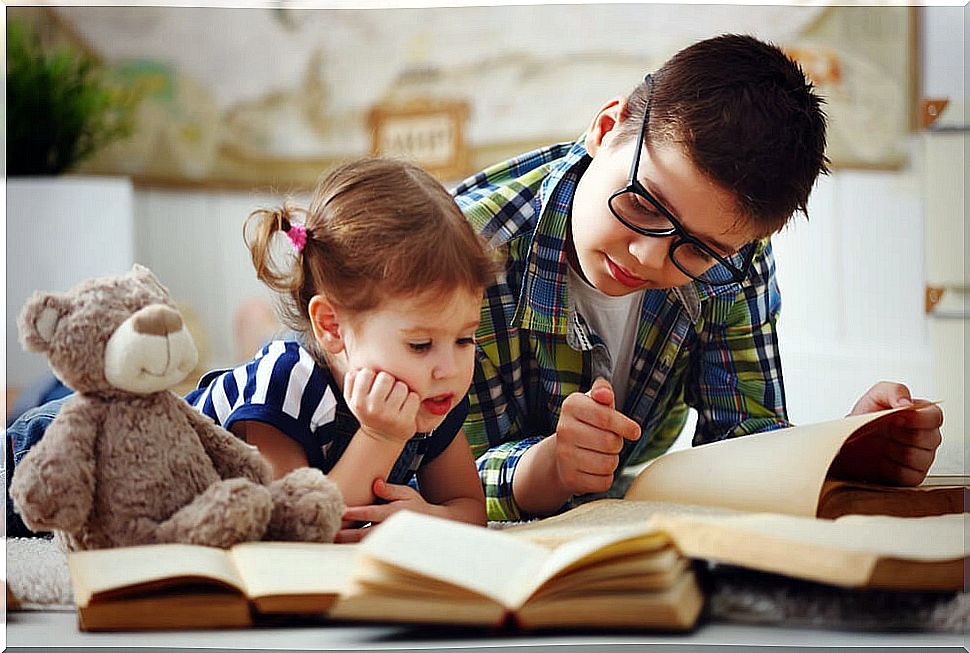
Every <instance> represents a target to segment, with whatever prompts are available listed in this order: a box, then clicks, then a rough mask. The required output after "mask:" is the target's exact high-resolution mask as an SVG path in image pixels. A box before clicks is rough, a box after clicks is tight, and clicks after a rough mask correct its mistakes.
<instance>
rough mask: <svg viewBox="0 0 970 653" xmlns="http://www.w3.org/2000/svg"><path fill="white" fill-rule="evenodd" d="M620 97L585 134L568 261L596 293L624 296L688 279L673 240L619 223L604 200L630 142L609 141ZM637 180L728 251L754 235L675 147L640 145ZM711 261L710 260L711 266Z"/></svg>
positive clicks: (623, 173)
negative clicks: (588, 158) (674, 257)
mask: <svg viewBox="0 0 970 653" xmlns="http://www.w3.org/2000/svg"><path fill="white" fill-rule="evenodd" d="M621 106H622V101H614V102H613V103H611V104H608V105H607V106H606V107H604V108H603V109H602V110H601V111H600V113H599V114H597V117H596V118H594V121H593V125H592V127H591V129H590V131H589V132H588V133H587V138H586V147H587V150H588V151H589V152H590V154H591V155H592V156H593V161H592V162H591V163H590V165H589V167H588V168H587V169H586V172H585V173H584V174H583V176H582V178H581V179H580V181H579V185H578V187H577V189H576V193H575V196H574V198H573V206H572V214H571V221H570V236H571V239H570V240H571V242H570V246H571V247H570V251H569V255H570V256H569V259H570V263H571V265H572V266H573V268H574V269H575V270H576V271H577V272H579V273H580V274H582V276H583V277H584V278H585V279H586V281H587V282H589V283H590V284H591V285H593V286H594V287H596V288H597V289H598V290H599V291H600V292H603V293H605V294H607V295H612V296H621V295H626V294H629V293H631V292H635V291H638V290H642V289H644V288H672V287H676V286H681V285H683V284H685V283H687V282H688V281H690V277H688V276H687V275H685V274H684V273H683V272H681V271H680V270H679V269H678V268H677V266H675V265H674V263H673V261H671V260H670V255H669V253H670V246H671V243H672V242H673V241H674V239H675V238H676V237H674V236H671V237H661V238H658V237H651V236H645V235H642V234H639V233H637V232H635V231H632V230H631V229H629V228H627V227H626V226H624V225H623V224H622V223H621V222H620V221H619V220H617V219H616V217H615V216H614V215H613V213H612V212H611V211H610V207H609V198H610V196H611V195H612V194H613V193H614V192H615V191H617V190H619V189H621V188H623V187H625V186H626V184H627V177H628V175H629V173H630V165H631V163H632V161H633V156H634V149H635V147H636V139H635V138H629V139H627V140H626V141H625V142H623V143H621V144H619V145H617V144H616V143H615V134H616V131H615V127H616V126H617V123H616V118H617V116H618V115H619V110H620V107H621ZM637 178H638V179H639V181H640V183H641V184H643V185H644V186H645V187H646V189H647V190H648V191H650V193H651V194H653V195H654V196H655V197H656V198H657V199H658V200H659V201H660V202H661V203H662V204H663V205H664V206H665V208H667V209H668V210H669V211H670V212H671V213H673V214H674V216H675V217H676V218H677V219H678V221H679V222H680V223H681V224H682V225H683V227H684V229H685V230H687V231H688V232H689V233H690V234H691V235H692V236H694V237H696V238H698V239H700V240H701V241H703V242H704V243H705V244H707V245H708V246H710V247H711V248H713V249H714V250H715V251H717V252H718V253H720V254H721V255H723V256H729V255H731V254H733V253H734V252H736V251H737V250H738V249H740V248H741V247H742V246H744V245H745V244H747V243H749V242H751V241H752V240H754V239H755V237H756V235H755V234H754V232H753V230H752V229H751V228H750V227H749V226H748V225H747V222H746V221H743V220H740V219H739V214H738V212H737V209H736V208H735V202H734V198H733V197H732V195H731V193H730V192H728V191H727V190H725V189H724V188H721V187H719V186H717V185H715V184H714V183H713V182H711V181H710V180H709V179H708V178H707V177H705V176H704V175H703V174H701V172H700V171H699V170H698V169H697V168H696V167H695V166H694V164H693V163H691V161H690V159H688V157H687V156H686V155H685V154H684V153H683V151H681V149H680V148H678V147H677V146H675V145H660V146H648V147H645V148H644V150H643V153H642V154H641V158H640V164H639V168H638V171H637ZM714 263H715V261H714V260H713V259H711V265H713V264H714Z"/></svg>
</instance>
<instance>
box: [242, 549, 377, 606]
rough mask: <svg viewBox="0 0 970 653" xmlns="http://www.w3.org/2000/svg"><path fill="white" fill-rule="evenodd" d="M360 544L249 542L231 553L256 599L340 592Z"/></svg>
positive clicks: (252, 596) (349, 573) (249, 591)
mask: <svg viewBox="0 0 970 653" xmlns="http://www.w3.org/2000/svg"><path fill="white" fill-rule="evenodd" d="M358 546H359V545H357V544H315V543H309V542H247V543H245V544H237V545H236V546H234V547H233V548H232V549H231V550H230V551H229V555H230V557H231V558H232V560H233V561H234V562H235V565H236V568H237V569H238V570H239V575H240V576H241V577H242V580H243V581H244V582H245V583H246V588H247V593H248V594H249V597H250V598H252V599H256V598H260V597H263V596H279V595H285V594H339V593H340V591H341V590H343V589H344V588H345V587H346V585H347V583H348V581H349V579H350V575H351V572H352V571H353V564H354V558H355V556H356V555H357V549H358Z"/></svg>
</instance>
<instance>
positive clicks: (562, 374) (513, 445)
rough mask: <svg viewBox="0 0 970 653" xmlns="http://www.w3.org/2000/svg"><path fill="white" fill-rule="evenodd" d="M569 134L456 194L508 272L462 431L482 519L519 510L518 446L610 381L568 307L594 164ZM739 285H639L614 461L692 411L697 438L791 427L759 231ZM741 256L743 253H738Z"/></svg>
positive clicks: (633, 459)
mask: <svg viewBox="0 0 970 653" xmlns="http://www.w3.org/2000/svg"><path fill="white" fill-rule="evenodd" d="M590 160H591V159H590V157H589V155H588V154H587V153H586V150H585V148H584V147H583V145H582V141H581V140H580V141H578V142H577V143H575V144H570V143H565V144H560V145H553V146H551V147H547V148H542V149H539V150H535V151H533V152H528V153H526V154H523V155H521V156H518V157H516V158H514V159H511V160H509V161H506V162H504V163H500V164H498V165H495V166H492V167H490V168H488V169H487V170H484V171H483V172H481V173H479V174H477V175H475V176H474V177H471V178H469V179H467V180H465V181H464V182H462V183H461V184H460V185H459V186H458V188H456V189H455V196H456V201H457V202H458V205H459V206H460V207H461V208H462V210H463V211H464V213H465V216H466V217H467V218H468V219H469V220H470V221H471V223H472V224H473V225H474V226H475V227H476V228H477V229H478V231H479V232H480V233H481V234H482V235H483V236H484V238H485V239H486V240H487V241H488V243H489V244H490V245H491V246H493V247H495V248H498V249H499V251H500V252H501V253H502V254H503V255H504V256H505V270H504V273H503V274H501V275H499V277H498V278H497V279H496V282H495V283H494V284H492V285H491V286H490V287H489V288H487V289H486V291H485V301H484V302H483V305H482V316H481V317H482V322H481V326H480V327H479V329H478V333H477V340H478V344H477V348H476V354H477V358H476V366H475V376H474V379H473V381H472V386H471V389H470V390H469V399H470V412H469V415H468V418H467V420H466V421H465V434H466V436H467V437H468V440H469V442H470V444H471V446H472V451H473V452H474V455H475V456H476V458H477V459H478V470H479V474H480V475H481V478H482V483H483V485H484V487H485V496H486V505H487V509H488V517H489V519H492V520H509V519H522V518H523V517H525V516H526V515H524V514H523V513H522V512H521V511H520V510H519V508H518V506H517V505H516V503H515V501H514V499H513V496H512V478H513V476H514V474H515V468H516V465H517V464H518V462H519V460H520V458H521V456H522V454H523V453H524V452H525V451H526V450H527V449H528V448H529V447H531V446H533V445H534V444H536V443H537V442H539V441H540V440H541V439H542V438H544V437H547V436H548V435H550V434H552V433H554V432H555V430H556V424H557V423H558V420H559V415H560V412H561V410H562V404H563V401H564V400H565V398H566V397H567V396H568V395H569V394H571V393H574V392H585V391H587V390H588V389H589V388H590V386H591V385H592V382H593V379H595V378H596V376H606V377H607V378H609V375H610V372H609V371H610V369H611V368H612V364H611V358H610V353H609V352H608V351H606V347H605V345H604V344H603V342H602V340H600V338H599V337H598V336H597V335H596V334H595V333H593V332H592V331H591V329H590V328H589V327H588V326H587V324H586V321H585V320H584V319H583V317H582V316H581V315H580V314H578V313H577V312H576V309H575V308H574V307H573V306H572V305H571V304H570V301H569V294H568V290H567V270H568V263H567V261H566V230H567V225H568V222H569V213H570V206H571V204H572V199H573V193H574V192H575V190H576V185H577V183H578V181H579V178H580V176H581V175H582V174H583V171H584V170H585V169H586V166H587V165H588V164H589V161H590ZM750 246H751V247H757V248H758V250H759V251H758V252H757V253H756V255H755V257H754V263H753V265H752V269H751V272H750V274H749V275H748V278H747V279H746V280H745V282H744V283H742V284H740V285H738V284H731V285H728V286H720V287H714V286H708V285H706V284H702V283H689V284H687V285H685V286H681V287H679V288H672V289H657V290H647V291H646V294H645V296H644V300H643V307H642V309H641V316H640V326H639V328H638V330H637V343H636V347H635V350H634V354H633V360H632V363H631V365H632V367H631V370H630V379H629V385H628V389H627V396H626V401H625V403H624V405H623V406H622V412H623V413H624V414H626V415H628V416H630V417H631V418H633V419H634V420H636V421H637V422H638V423H639V424H640V425H641V427H642V433H643V435H642V436H641V438H640V440H639V441H638V442H633V443H627V445H628V446H626V447H625V448H624V450H623V452H622V453H621V456H620V466H619V468H618V470H617V476H619V474H620V472H621V471H622V468H623V467H624V466H626V465H632V464H637V463H641V462H644V461H646V460H649V459H650V458H653V457H655V456H657V455H659V454H661V453H663V452H664V451H666V450H667V448H669V447H670V445H671V443H672V442H673V441H674V439H676V437H677V435H678V433H679V432H680V430H681V428H682V427H683V424H684V421H685V419H686V416H687V406H688V405H690V406H693V407H694V408H696V409H697V411H698V423H697V431H696V434H695V436H694V440H693V442H694V444H695V445H696V444H701V443H704V442H711V441H714V440H720V439H723V438H729V437H733V436H737V435H743V434H747V433H754V432H758V431H765V430H768V429H772V428H779V427H783V426H788V425H789V424H788V421H787V412H786V408H785V395H784V389H783V386H782V375H781V361H780V359H779V355H778V340H777V333H776V329H775V324H776V321H777V318H778V311H779V307H780V299H781V298H780V295H779V292H778V286H777V283H776V280H775V267H774V259H773V257H772V253H771V245H770V242H769V241H768V240H765V241H762V242H759V243H757V244H753V245H750ZM738 262H740V254H739V255H738Z"/></svg>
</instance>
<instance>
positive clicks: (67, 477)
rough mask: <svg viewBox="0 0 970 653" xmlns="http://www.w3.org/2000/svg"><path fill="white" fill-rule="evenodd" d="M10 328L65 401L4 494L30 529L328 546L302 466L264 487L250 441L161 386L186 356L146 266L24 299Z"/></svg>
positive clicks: (324, 511) (333, 506)
mask: <svg viewBox="0 0 970 653" xmlns="http://www.w3.org/2000/svg"><path fill="white" fill-rule="evenodd" d="M168 331H171V333H168ZM20 334H21V341H22V342H23V344H24V346H25V347H26V348H28V349H30V350H33V351H43V352H46V353H47V356H48V360H49V362H50V365H51V368H52V369H53V370H54V372H55V374H57V376H58V377H59V378H60V379H61V380H63V381H64V382H65V383H66V384H67V385H69V386H70V387H71V388H73V389H74V390H75V391H76V393H77V394H75V395H74V396H73V397H72V398H71V399H70V400H69V401H68V402H67V403H66V404H65V405H64V407H63V409H62V411H61V413H60V414H59V415H58V416H57V417H56V418H55V419H54V421H53V422H52V423H51V425H50V427H49V428H48V430H47V432H46V433H45V436H44V438H43V440H41V442H39V443H38V444H37V445H36V446H35V447H34V448H33V449H31V451H30V452H29V453H28V454H27V455H26V456H25V457H24V459H23V461H22V462H21V463H20V464H19V465H18V466H17V468H16V470H15V472H14V476H13V479H12V483H11V488H10V496H11V498H12V500H13V502H14V505H15V507H16V508H17V511H18V512H19V513H20V514H21V515H22V517H23V519H24V523H26V524H27V526H29V527H30V528H31V529H33V530H40V531H47V530H54V531H58V532H60V534H61V535H63V536H64V538H65V540H66V541H67V543H68V545H69V547H70V548H71V549H75V550H77V549H96V548H106V547H115V546H128V545H136V544H151V543H160V542H185V543H192V544H204V545H209V546H219V547H228V546H232V545H233V544H235V543H237V542H242V541H247V540H256V539H261V538H263V537H264V535H266V534H267V532H269V533H270V535H271V537H273V538H275V539H290V540H294V539H295V540H312V541H332V540H333V537H334V535H335V534H336V531H337V529H338V528H339V526H340V517H341V515H342V513H343V501H342V499H341V497H340V493H339V490H338V489H337V487H336V485H335V484H333V483H332V482H331V481H330V480H329V479H327V478H326V477H325V476H324V475H323V474H322V473H321V472H320V471H319V470H314V469H309V468H306V469H301V470H295V471H294V472H291V473H290V474H289V475H287V476H286V477H284V478H282V479H279V480H278V481H275V482H273V483H270V480H271V477H272V470H271V469H270V466H269V464H268V463H267V462H266V460H265V459H264V458H263V457H262V456H261V455H260V454H259V452H258V451H257V450H256V448H255V447H252V446H249V445H247V444H245V443H244V442H242V441H241V440H239V439H238V438H236V437H235V436H233V435H232V434H231V433H229V432H228V431H226V430H225V429H223V428H221V427H219V426H217V425H216V424H215V423H214V422H213V421H212V420H211V419H209V418H208V417H206V416H204V415H202V414H200V413H198V412H197V411H195V410H193V409H192V408H191V407H190V406H189V405H188V404H187V403H186V402H185V401H184V400H182V399H181V398H180V397H178V396H176V395H175V394H173V393H172V392H171V391H169V390H168V388H169V387H171V386H172V385H174V384H175V383H178V382H179V381H180V380H182V378H184V376H185V374H186V373H187V372H188V370H190V369H191V368H192V367H193V366H194V365H195V362H196V352H195V348H194V345H193V344H192V342H191V337H190V336H188V335H187V334H188V332H187V330H186V329H184V328H181V321H180V317H179V316H178V315H177V311H175V307H174V305H173V304H172V302H171V300H170V299H169V297H168V291H167V290H166V289H165V288H164V287H163V286H162V285H161V284H160V283H159V282H158V280H157V279H156V278H155V277H154V275H153V274H152V273H151V272H150V271H149V270H148V269H147V268H143V267H141V266H137V265H136V266H135V268H134V269H133V270H132V271H131V272H129V273H128V274H125V275H122V276H119V277H105V278H98V279H92V280H89V281H86V282H84V283H82V284H80V285H79V286H77V287H76V288H74V289H73V290H71V291H70V292H68V293H65V294H59V293H36V294H35V295H34V297H33V298H31V299H30V300H29V301H28V302H27V304H26V306H25V307H24V309H23V311H22V313H21V316H20ZM106 368H107V371H106ZM183 369H184V371H183ZM109 379H113V380H114V383H112V381H111V380H109ZM155 386H160V387H155ZM145 388H148V390H145ZM274 504H275V505H274ZM271 520H272V523H271Z"/></svg>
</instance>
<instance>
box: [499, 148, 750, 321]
mask: <svg viewBox="0 0 970 653" xmlns="http://www.w3.org/2000/svg"><path fill="white" fill-rule="evenodd" d="M584 138H585V134H584V135H583V136H580V138H579V140H577V141H576V142H575V143H573V145H572V147H570V149H569V151H568V152H567V153H566V154H565V156H563V157H562V158H561V159H560V160H559V161H557V162H556V163H555V165H554V166H553V167H552V168H551V169H550V171H549V174H548V175H546V177H545V179H544V180H543V181H542V184H541V185H540V187H539V191H538V193H536V196H535V199H534V200H533V202H534V203H535V211H536V213H537V214H538V216H539V219H538V222H537V224H536V228H535V231H534V232H533V235H532V242H531V244H530V247H529V255H528V259H527V262H526V275H525V282H524V287H523V289H522V294H521V295H520V299H519V303H518V305H517V307H516V312H515V318H514V320H513V321H514V323H515V324H518V325H520V326H521V327H522V328H524V329H528V330H530V331H541V332H545V333H552V334H556V335H562V336H565V335H566V334H567V333H568V332H569V331H570V326H571V320H570V312H571V311H570V307H569V294H568V283H567V275H568V271H569V267H568V266H569V262H568V261H567V259H566V231H567V229H568V228H569V216H570V211H571V209H572V203H573V197H574V196H575V193H576V187H577V185H578V184H579V179H580V177H582V175H583V173H584V172H585V171H586V168H587V167H588V166H589V163H590V161H592V157H591V156H590V155H589V153H588V152H587V151H586V147H585V145H584ZM764 245H765V243H764V242H761V243H758V244H757V245H756V246H757V247H758V248H759V249H763V248H764ZM758 253H760V252H756V255H757V254H758ZM737 258H738V259H739V261H738V262H739V263H740V256H738V257H737ZM669 292H671V293H672V294H673V295H674V296H675V297H677V299H678V301H679V302H680V303H681V305H682V306H683V307H684V310H685V311H686V312H687V315H688V317H689V318H690V321H691V322H692V323H696V322H697V320H698V319H699V318H700V314H701V302H703V301H705V300H707V299H709V298H711V297H716V296H720V295H723V294H726V293H737V292H738V285H737V284H728V285H726V286H711V285H709V284H705V283H701V282H697V281H692V282H688V283H686V284H684V285H683V286H679V287H677V288H672V289H670V291H669Z"/></svg>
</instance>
